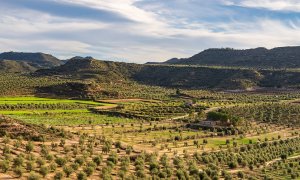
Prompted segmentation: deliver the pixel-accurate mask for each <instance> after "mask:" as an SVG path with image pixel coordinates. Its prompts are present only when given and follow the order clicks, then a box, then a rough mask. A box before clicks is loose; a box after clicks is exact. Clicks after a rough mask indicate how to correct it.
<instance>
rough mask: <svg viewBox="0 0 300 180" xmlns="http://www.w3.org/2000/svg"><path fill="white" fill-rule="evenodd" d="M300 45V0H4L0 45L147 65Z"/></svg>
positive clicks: (0, 14)
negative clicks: (215, 52) (212, 51)
mask: <svg viewBox="0 0 300 180" xmlns="http://www.w3.org/2000/svg"><path fill="white" fill-rule="evenodd" d="M294 45H300V1H299V0H0V51H1V52H4V51H25V52H45V53H50V54H53V55H55V56H57V57H59V58H70V57H72V56H77V55H79V56H93V57H95V58H98V59H110V60H118V61H127V62H137V63H143V62H146V61H164V60H167V59H170V58H173V57H189V56H192V55H193V54H196V53H198V52H200V51H202V50H204V49H207V48H220V47H233V48H253V47H262V46H264V47H267V48H272V47H278V46H294Z"/></svg>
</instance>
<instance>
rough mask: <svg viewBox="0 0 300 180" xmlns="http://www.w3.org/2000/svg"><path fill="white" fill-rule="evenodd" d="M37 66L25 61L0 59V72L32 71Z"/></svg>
mask: <svg viewBox="0 0 300 180" xmlns="http://www.w3.org/2000/svg"><path fill="white" fill-rule="evenodd" d="M36 70H37V68H35V67H33V66H31V65H30V64H28V63H27V62H23V61H12V60H2V61H0V72H6V73H16V72H33V71H36Z"/></svg>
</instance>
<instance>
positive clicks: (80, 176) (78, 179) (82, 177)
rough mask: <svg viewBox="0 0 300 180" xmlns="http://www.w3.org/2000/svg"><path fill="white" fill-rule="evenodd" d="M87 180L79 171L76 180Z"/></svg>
mask: <svg viewBox="0 0 300 180" xmlns="http://www.w3.org/2000/svg"><path fill="white" fill-rule="evenodd" d="M86 179H87V176H86V174H85V173H84V172H82V171H80V172H79V173H78V174H77V180H86Z"/></svg>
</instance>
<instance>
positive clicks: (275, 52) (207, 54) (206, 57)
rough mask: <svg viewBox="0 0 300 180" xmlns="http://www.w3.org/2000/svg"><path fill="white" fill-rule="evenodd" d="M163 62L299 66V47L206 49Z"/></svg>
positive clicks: (243, 65)
mask: <svg viewBox="0 0 300 180" xmlns="http://www.w3.org/2000/svg"><path fill="white" fill-rule="evenodd" d="M163 64H187V65H208V66H211V65H213V66H238V67H254V68H279V69H284V68H299V67H300V47H279V48H274V49H270V50H268V49H266V48H256V49H245V50H237V49H231V48H224V49H208V50H205V51H203V52H200V53H199V54H196V55H194V56H192V57H190V58H184V59H176V58H173V59H171V60H169V61H166V62H164V63H163Z"/></svg>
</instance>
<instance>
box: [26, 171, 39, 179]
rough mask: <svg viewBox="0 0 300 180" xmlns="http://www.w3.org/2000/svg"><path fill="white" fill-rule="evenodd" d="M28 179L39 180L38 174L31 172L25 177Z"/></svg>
mask: <svg viewBox="0 0 300 180" xmlns="http://www.w3.org/2000/svg"><path fill="white" fill-rule="evenodd" d="M27 179H28V180H39V179H40V176H39V175H38V174H36V173H34V172H31V173H30V174H29V176H28V178H27Z"/></svg>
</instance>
